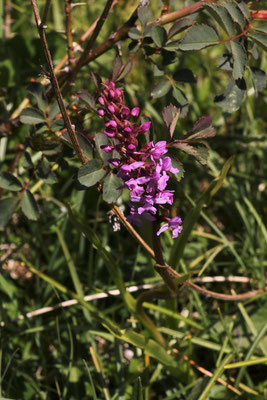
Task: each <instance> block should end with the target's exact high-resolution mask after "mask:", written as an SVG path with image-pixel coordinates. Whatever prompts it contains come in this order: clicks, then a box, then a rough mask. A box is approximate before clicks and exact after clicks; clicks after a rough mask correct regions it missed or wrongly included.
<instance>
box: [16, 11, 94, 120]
mask: <svg viewBox="0 0 267 400" xmlns="http://www.w3.org/2000/svg"><path fill="white" fill-rule="evenodd" d="M97 21H98V18H97V19H96V20H95V21H94V23H93V24H92V25H91V26H90V27H89V28H88V29H87V31H86V32H85V33H84V34H83V35H82V36H81V37H80V39H79V40H78V42H76V43H74V49H76V50H77V51H78V50H80V45H81V44H82V43H83V42H85V41H86V39H87V38H88V36H90V35H91V33H92V31H93V30H94V29H95V27H96V24H97ZM67 61H68V55H67V54H66V55H65V56H64V57H63V58H62V59H61V60H60V61H59V63H58V64H57V66H56V67H55V68H54V72H55V74H56V76H58V75H59V74H60V73H61V69H62V68H63V67H64V65H65V64H66V62H67ZM46 82H47V79H46V78H43V79H42V80H41V84H42V85H45V84H46ZM29 103H30V100H29V99H28V98H25V99H24V100H23V101H22V102H21V103H20V105H19V106H18V108H16V110H15V111H13V113H12V114H11V117H10V120H13V119H15V118H17V117H18V116H19V115H20V113H21V112H22V110H24V108H26V107H27V106H28V105H29Z"/></svg>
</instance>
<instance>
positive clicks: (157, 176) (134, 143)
mask: <svg viewBox="0 0 267 400" xmlns="http://www.w3.org/2000/svg"><path fill="white" fill-rule="evenodd" d="M98 102H99V103H100V105H101V107H100V108H99V109H98V111H97V112H98V115H99V116H100V117H102V118H104V120H105V130H104V133H105V134H106V135H107V136H108V138H109V142H110V143H109V144H107V145H103V146H101V148H102V150H104V151H105V152H107V153H112V152H113V151H115V152H116V153H115V154H116V157H115V158H110V159H109V160H108V161H109V163H110V164H112V165H113V166H115V167H116V168H117V169H118V172H117V176H118V177H119V178H121V179H122V180H123V181H124V185H123V187H126V188H128V189H129V190H130V199H131V203H130V215H129V216H128V217H127V220H128V221H129V222H130V223H134V224H136V225H138V226H141V224H142V222H141V217H142V218H145V219H147V220H149V221H158V222H165V224H164V225H163V226H161V227H160V229H158V231H157V235H160V234H161V233H162V232H164V231H165V230H166V229H168V228H171V229H172V237H173V238H176V237H178V235H179V233H180V232H181V231H182V226H181V224H182V220H181V218H180V217H173V218H169V210H167V209H166V208H165V207H164V205H165V204H170V205H171V204H173V194H174V190H167V189H166V186H167V182H168V180H169V173H172V174H177V173H178V172H179V170H178V169H177V168H174V167H173V166H172V162H171V159H170V157H168V156H165V154H166V153H167V152H168V149H167V142H166V141H159V142H157V143H154V142H153V141H150V142H148V141H147V140H145V143H144V144H142V143H141V142H144V140H143V141H142V140H140V141H139V140H138V139H137V138H138V137H140V136H141V135H143V136H145V134H146V132H148V131H149V129H150V125H151V122H150V121H148V122H144V123H141V124H139V123H137V122H132V119H136V117H138V115H139V113H140V109H139V107H134V108H133V109H132V110H130V109H129V108H128V107H126V106H125V104H124V94H123V92H122V90H121V89H118V88H116V85H115V83H114V82H112V81H110V80H108V81H106V82H105V83H102V93H101V96H100V97H99V98H98ZM113 154H114V153H113ZM160 210H161V214H160V213H159V211H160Z"/></svg>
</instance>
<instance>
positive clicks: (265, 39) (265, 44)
mask: <svg viewBox="0 0 267 400" xmlns="http://www.w3.org/2000/svg"><path fill="white" fill-rule="evenodd" d="M249 37H250V38H252V39H254V40H255V42H256V43H257V44H258V45H259V46H260V47H262V48H263V49H264V50H265V51H267V35H266V34H265V33H259V32H253V33H252V32H249Z"/></svg>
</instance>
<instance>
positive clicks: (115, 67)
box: [111, 56, 123, 81]
mask: <svg viewBox="0 0 267 400" xmlns="http://www.w3.org/2000/svg"><path fill="white" fill-rule="evenodd" d="M122 66H123V62H122V59H121V57H119V56H118V57H116V58H115V61H114V63H113V67H112V75H111V79H112V80H113V81H116V80H117V77H118V76H119V74H120V71H121V68H122Z"/></svg>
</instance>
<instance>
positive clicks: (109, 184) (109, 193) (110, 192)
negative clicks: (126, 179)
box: [103, 173, 123, 203]
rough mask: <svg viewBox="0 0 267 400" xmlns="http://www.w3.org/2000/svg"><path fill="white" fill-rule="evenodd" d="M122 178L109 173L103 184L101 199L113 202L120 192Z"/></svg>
mask: <svg viewBox="0 0 267 400" xmlns="http://www.w3.org/2000/svg"><path fill="white" fill-rule="evenodd" d="M121 186H123V180H122V179H121V178H118V177H117V176H116V175H114V174H112V173H110V174H109V175H108V176H107V177H106V178H105V179H104V184H103V200H104V201H106V202H107V203H115V202H116V201H117V200H118V198H119V197H120V195H121V193H122V189H119V187H121Z"/></svg>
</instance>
